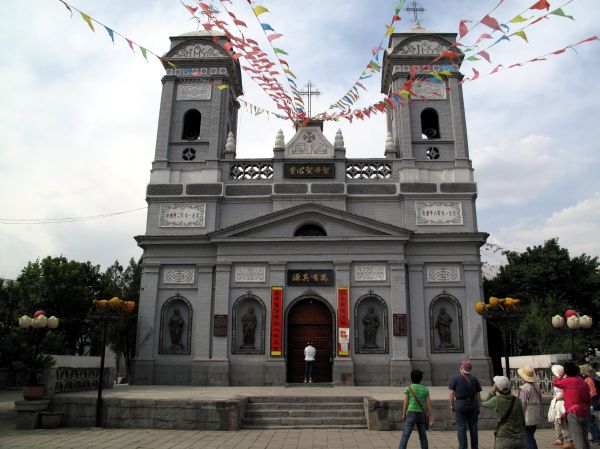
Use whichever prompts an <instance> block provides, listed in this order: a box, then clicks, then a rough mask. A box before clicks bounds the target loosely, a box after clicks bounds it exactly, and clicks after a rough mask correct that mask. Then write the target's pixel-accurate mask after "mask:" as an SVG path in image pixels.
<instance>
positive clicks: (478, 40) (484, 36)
mask: <svg viewBox="0 0 600 449" xmlns="http://www.w3.org/2000/svg"><path fill="white" fill-rule="evenodd" d="M491 38H492V35H491V34H487V33H483V34H482V35H481V36H479V37H478V38H477V40H476V41H475V45H477V44H478V43H479V42H481V41H482V40H484V39H491Z"/></svg>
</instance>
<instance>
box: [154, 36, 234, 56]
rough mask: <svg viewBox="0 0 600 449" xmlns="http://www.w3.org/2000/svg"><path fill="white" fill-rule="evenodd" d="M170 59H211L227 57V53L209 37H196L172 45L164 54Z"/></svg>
mask: <svg viewBox="0 0 600 449" xmlns="http://www.w3.org/2000/svg"><path fill="white" fill-rule="evenodd" d="M165 57H167V58H169V59H170V60H171V59H212V58H229V55H228V54H227V53H226V52H225V50H223V47H221V46H220V45H217V44H215V43H214V42H212V41H211V40H209V39H205V38H196V39H193V40H187V41H185V42H183V43H181V44H179V45H177V46H175V47H173V48H172V49H171V50H169V52H168V53H167V54H166V55H165Z"/></svg>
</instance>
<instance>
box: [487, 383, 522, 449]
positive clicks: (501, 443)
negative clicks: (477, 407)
mask: <svg viewBox="0 0 600 449" xmlns="http://www.w3.org/2000/svg"><path fill="white" fill-rule="evenodd" d="M481 406H482V407H487V408H493V409H495V410H496V423H497V424H496V430H495V431H494V435H495V436H496V443H495V445H494V448H495V449H527V445H526V444H525V413H524V412H523V405H522V404H521V400H520V399H519V398H517V397H515V396H513V395H512V394H511V385H510V380H508V378H507V377H505V376H496V377H494V386H493V387H492V391H491V392H490V394H489V395H488V397H487V398H486V399H485V400H484V401H483V402H482V403H481Z"/></svg>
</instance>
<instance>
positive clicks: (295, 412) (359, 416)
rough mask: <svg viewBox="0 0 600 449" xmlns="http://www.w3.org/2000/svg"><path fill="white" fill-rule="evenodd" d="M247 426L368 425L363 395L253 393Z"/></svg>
mask: <svg viewBox="0 0 600 449" xmlns="http://www.w3.org/2000/svg"><path fill="white" fill-rule="evenodd" d="M242 428H244V429H366V428H367V420H366V417H365V410H364V405H363V398H362V397H361V396H343V397H329V396H265V397H249V398H248V404H247V406H246V412H245V414H244V419H243V422H242Z"/></svg>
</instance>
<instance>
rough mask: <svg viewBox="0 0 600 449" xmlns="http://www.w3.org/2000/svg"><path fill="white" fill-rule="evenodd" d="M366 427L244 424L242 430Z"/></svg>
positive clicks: (362, 427)
mask: <svg viewBox="0 0 600 449" xmlns="http://www.w3.org/2000/svg"><path fill="white" fill-rule="evenodd" d="M366 428H367V425H366V424H365V425H354V424H340V425H333V424H316V425H315V424H313V425H308V426H302V425H298V426H291V425H288V426H277V425H256V426H255V425H250V424H244V426H243V429H248V430H265V429H266V430H277V429H286V430H292V429H366Z"/></svg>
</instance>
